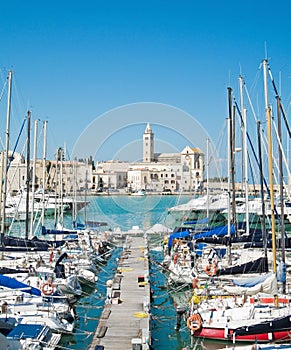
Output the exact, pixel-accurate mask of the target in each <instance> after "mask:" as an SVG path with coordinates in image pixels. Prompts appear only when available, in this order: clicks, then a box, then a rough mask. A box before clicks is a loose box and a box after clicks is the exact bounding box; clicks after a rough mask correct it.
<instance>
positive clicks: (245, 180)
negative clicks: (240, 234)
mask: <svg viewBox="0 0 291 350" xmlns="http://www.w3.org/2000/svg"><path fill="white" fill-rule="evenodd" d="M239 83H240V84H239V86H240V101H241V113H242V120H243V122H242V132H243V162H244V185H245V186H244V187H245V201H246V205H245V209H246V233H247V234H249V232H250V230H249V205H248V201H249V179H248V154H247V117H246V108H245V105H244V97H243V84H244V81H243V78H242V76H240V77H239Z"/></svg>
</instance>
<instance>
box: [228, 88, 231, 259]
mask: <svg viewBox="0 0 291 350" xmlns="http://www.w3.org/2000/svg"><path fill="white" fill-rule="evenodd" d="M227 90H228V114H229V115H228V138H227V139H228V145H227V172H228V176H227V179H228V180H227V191H228V196H227V207H228V215H227V227H228V230H227V232H228V239H229V244H228V263H229V264H231V217H230V214H231V209H230V168H231V155H230V153H231V151H232V150H231V141H230V139H231V137H230V135H231V132H232V130H231V118H232V89H231V88H230V87H228V88H227Z"/></svg>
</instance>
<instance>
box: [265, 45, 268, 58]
mask: <svg viewBox="0 0 291 350" xmlns="http://www.w3.org/2000/svg"><path fill="white" fill-rule="evenodd" d="M265 59H268V50H267V42H266V41H265Z"/></svg>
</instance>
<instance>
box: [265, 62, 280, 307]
mask: <svg viewBox="0 0 291 350" xmlns="http://www.w3.org/2000/svg"><path fill="white" fill-rule="evenodd" d="M263 68H264V95H265V111H266V119H267V127H268V160H269V177H270V179H269V181H270V201H271V227H272V251H273V270H274V273H275V274H277V264H276V232H275V205H274V180H273V149H272V121H271V107H270V105H269V98H268V81H267V60H266V59H264V60H263ZM275 305H276V306H278V295H275Z"/></svg>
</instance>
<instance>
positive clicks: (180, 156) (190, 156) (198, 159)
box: [127, 123, 204, 192]
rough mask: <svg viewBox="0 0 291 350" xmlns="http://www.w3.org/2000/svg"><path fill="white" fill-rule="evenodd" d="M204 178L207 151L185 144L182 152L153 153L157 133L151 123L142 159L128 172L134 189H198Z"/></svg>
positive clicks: (130, 183)
mask: <svg viewBox="0 0 291 350" xmlns="http://www.w3.org/2000/svg"><path fill="white" fill-rule="evenodd" d="M203 178H204V154H203V152H202V151H201V150H200V149H199V148H194V147H190V146H186V147H185V148H184V149H183V150H182V151H181V152H180V153H154V133H153V131H152V129H151V126H150V124H149V123H148V124H147V126H146V129H145V131H144V134H143V161H142V162H139V163H132V164H130V166H129V169H128V172H127V182H128V185H127V187H128V188H129V190H131V191H136V190H139V189H145V190H146V191H148V192H163V191H165V192H167V191H168V192H175V191H179V192H183V191H197V190H199V189H201V188H202V185H203Z"/></svg>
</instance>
